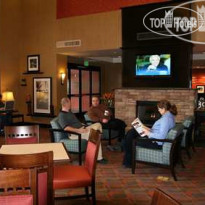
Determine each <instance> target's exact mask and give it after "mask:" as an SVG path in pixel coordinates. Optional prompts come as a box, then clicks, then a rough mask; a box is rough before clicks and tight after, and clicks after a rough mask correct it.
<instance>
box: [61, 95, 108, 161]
mask: <svg viewBox="0 0 205 205" xmlns="http://www.w3.org/2000/svg"><path fill="white" fill-rule="evenodd" d="M61 106H62V109H61V111H60V113H59V115H58V119H59V124H60V125H61V127H62V128H63V129H64V130H66V131H71V132H76V133H79V134H81V136H82V139H88V138H89V133H90V128H93V129H95V130H99V131H100V132H102V126H101V124H100V123H95V124H92V125H90V126H88V127H85V126H84V125H83V124H82V123H81V122H80V121H79V120H78V119H77V118H76V116H75V115H74V114H73V113H72V112H71V111H70V109H71V103H70V100H69V99H68V98H67V97H64V98H62V99H61ZM70 139H77V136H75V135H71V136H70ZM97 159H98V162H99V163H102V164H106V163H107V160H106V159H104V158H103V157H102V147H101V144H100V147H99V152H98V158H97Z"/></svg>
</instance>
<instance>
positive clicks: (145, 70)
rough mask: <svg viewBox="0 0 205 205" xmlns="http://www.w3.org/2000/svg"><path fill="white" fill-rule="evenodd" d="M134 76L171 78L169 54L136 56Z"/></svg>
mask: <svg viewBox="0 0 205 205" xmlns="http://www.w3.org/2000/svg"><path fill="white" fill-rule="evenodd" d="M136 76H171V54H160V55H159V54H153V55H137V57H136Z"/></svg>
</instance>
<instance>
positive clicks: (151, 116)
mask: <svg viewBox="0 0 205 205" xmlns="http://www.w3.org/2000/svg"><path fill="white" fill-rule="evenodd" d="M157 103H158V101H136V117H138V118H139V119H140V120H141V121H142V123H143V124H145V125H146V126H149V127H151V126H152V125H153V124H154V122H155V121H156V120H158V119H159V118H160V116H161V115H160V113H159V112H158V109H157Z"/></svg>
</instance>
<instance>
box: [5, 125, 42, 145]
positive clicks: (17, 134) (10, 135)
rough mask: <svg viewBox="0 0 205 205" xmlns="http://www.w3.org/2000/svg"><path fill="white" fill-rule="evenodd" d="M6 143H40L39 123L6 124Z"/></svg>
mask: <svg viewBox="0 0 205 205" xmlns="http://www.w3.org/2000/svg"><path fill="white" fill-rule="evenodd" d="M4 133H5V144H32V143H39V125H23V126H5V127H4Z"/></svg>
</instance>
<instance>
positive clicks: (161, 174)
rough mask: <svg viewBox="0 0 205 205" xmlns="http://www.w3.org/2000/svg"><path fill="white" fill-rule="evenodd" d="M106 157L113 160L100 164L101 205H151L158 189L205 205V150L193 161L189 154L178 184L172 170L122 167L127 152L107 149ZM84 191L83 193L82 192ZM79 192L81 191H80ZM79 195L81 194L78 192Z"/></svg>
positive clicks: (202, 149)
mask: <svg viewBox="0 0 205 205" xmlns="http://www.w3.org/2000/svg"><path fill="white" fill-rule="evenodd" d="M103 147H104V155H105V156H106V157H107V159H108V160H109V163H108V164H107V165H102V164H98V166H97V178H96V192H97V204H99V205H103V204H113V205H114V204H116V205H117V204H139V205H144V204H150V202H151V198H152V194H153V191H154V189H155V188H156V187H158V188H160V189H162V190H163V191H165V192H166V193H168V194H170V195H171V196H172V197H174V198H175V199H177V200H178V201H180V202H181V203H182V204H185V205H189V204H196V205H204V204H205V160H204V157H205V148H197V152H196V153H193V155H192V159H190V160H189V159H188V158H187V156H186V155H185V153H183V158H184V162H185V166H186V168H185V169H183V168H182V167H181V166H180V165H177V167H176V173H177V176H178V181H177V182H175V181H174V180H173V178H172V177H171V174H170V171H169V170H168V169H163V168H159V167H152V166H150V165H145V164H137V167H136V173H135V174H134V175H133V174H131V170H130V169H128V168H124V167H123V166H122V165H121V161H122V157H123V153H122V152H120V151H115V152H111V151H108V150H106V149H105V146H103ZM83 191H84V190H83V189H82V190H80V193H82V192H83ZM77 192H78V191H77ZM65 193H70V194H72V193H76V191H73V190H69V191H68V190H63V191H60V192H58V193H56V194H57V195H61V194H62V195H64V194H65ZM78 193H79V192H78ZM55 204H57V205H61V204H73V205H75V204H81V205H84V204H85V205H86V204H90V202H88V201H86V200H85V199H80V200H76V199H74V200H69V201H68V200H66V201H61V200H57V201H56V203H55Z"/></svg>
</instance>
